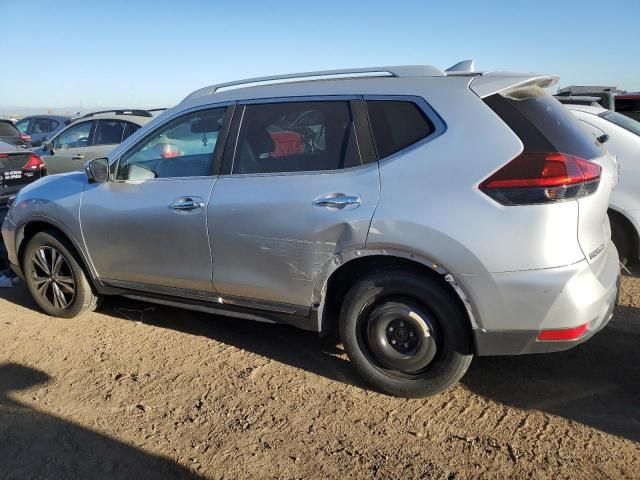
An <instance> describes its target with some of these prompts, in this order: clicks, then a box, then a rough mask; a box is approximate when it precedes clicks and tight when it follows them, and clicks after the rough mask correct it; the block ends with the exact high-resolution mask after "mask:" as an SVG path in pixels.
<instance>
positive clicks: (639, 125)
mask: <svg viewBox="0 0 640 480" xmlns="http://www.w3.org/2000/svg"><path fill="white" fill-rule="evenodd" d="M599 116H600V117H602V118H605V119H607V120H609V121H610V122H611V123H615V124H616V125H618V126H619V127H622V128H624V129H625V130H629V131H630V132H631V133H635V134H636V135H638V136H640V122H638V121H636V120H634V119H633V118H630V117H627V116H625V115H621V114H619V113H616V112H610V111H607V112H603V113H601V114H600V115H599Z"/></svg>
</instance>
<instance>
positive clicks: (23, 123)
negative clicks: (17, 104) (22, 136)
mask: <svg viewBox="0 0 640 480" xmlns="http://www.w3.org/2000/svg"><path fill="white" fill-rule="evenodd" d="M30 121H31V120H29V119H28V118H26V119H24V120H20V121H19V122H18V123H16V128H17V129H18V130H20V133H28V131H29V122H30Z"/></svg>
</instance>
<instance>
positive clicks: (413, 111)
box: [367, 100, 435, 158]
mask: <svg viewBox="0 0 640 480" xmlns="http://www.w3.org/2000/svg"><path fill="white" fill-rule="evenodd" d="M367 110H368V111H369V119H370V121H371V129H372V131H373V141H374V142H375V145H376V150H377V151H378V156H379V157H380V158H385V157H388V156H389V155H393V154H394V153H396V152H398V151H400V150H402V149H403V148H406V147H408V146H410V145H413V144H414V143H416V142H418V141H420V140H422V139H423V138H425V137H428V136H429V135H431V134H432V133H433V132H434V131H435V127H434V125H433V123H432V122H431V120H429V119H428V118H427V117H426V115H425V114H424V113H423V111H422V110H421V109H420V108H419V107H418V106H417V105H416V104H415V103H413V102H410V101H398V100H367Z"/></svg>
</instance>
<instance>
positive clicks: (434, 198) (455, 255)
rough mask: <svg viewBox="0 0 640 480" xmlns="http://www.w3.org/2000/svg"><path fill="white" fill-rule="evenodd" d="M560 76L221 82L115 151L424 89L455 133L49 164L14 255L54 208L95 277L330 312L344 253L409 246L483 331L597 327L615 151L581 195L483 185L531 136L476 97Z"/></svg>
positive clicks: (607, 269)
mask: <svg viewBox="0 0 640 480" xmlns="http://www.w3.org/2000/svg"><path fill="white" fill-rule="evenodd" d="M552 80H553V77H548V76H538V75H515V76H514V75H512V74H504V73H498V74H486V75H483V76H475V75H471V76H464V75H452V76H441V75H434V76H421V77H398V78H377V77H376V78H366V79H363V78H358V79H340V80H321V81H309V82H297V83H291V84H289V83H284V84H272V85H262V86H252V87H247V88H239V89H234V90H225V91H221V92H217V93H215V94H213V95H208V94H206V90H205V89H201V91H200V93H199V94H198V95H195V96H190V97H187V98H186V99H185V100H184V101H183V102H182V103H181V104H180V105H178V106H176V107H174V108H172V109H170V110H167V111H166V112H164V113H163V114H161V115H160V116H158V117H155V118H153V119H152V120H151V122H149V123H148V124H147V125H146V126H145V127H144V128H142V129H140V130H139V131H137V132H135V133H134V134H133V135H131V136H130V137H129V138H128V139H126V140H125V141H124V142H123V143H122V144H121V145H119V146H118V147H116V148H115V149H114V150H113V151H112V152H111V153H110V154H109V160H110V162H111V164H112V165H113V164H114V163H115V162H117V161H118V159H119V158H120V156H121V155H122V154H123V153H125V152H127V151H128V149H129V148H130V147H131V146H133V145H135V144H136V143H137V142H138V141H139V140H141V139H142V138H144V137H146V135H148V134H149V132H151V131H152V130H154V129H155V128H156V127H157V126H159V125H163V124H164V123H166V122H167V121H169V120H170V119H172V118H175V117H176V116H178V115H181V114H183V113H184V112H186V111H189V110H191V109H197V108H203V107H206V106H215V105H221V104H228V103H229V102H239V103H241V102H243V101H263V100H264V101H268V100H269V99H273V98H290V97H317V96H326V97H332V96H345V97H353V96H399V97H402V96H413V97H416V96H417V97H421V98H423V99H424V101H425V102H426V103H427V104H428V105H429V106H430V107H431V108H433V110H434V111H436V112H437V113H438V115H439V116H440V117H441V120H442V122H443V123H444V124H445V125H446V132H445V133H444V134H442V135H439V136H437V137H435V138H432V139H429V141H424V142H419V143H418V144H416V145H414V146H412V147H409V148H407V149H405V150H402V151H401V152H398V153H397V154H395V155H393V156H391V157H389V158H386V159H384V160H382V161H380V163H379V166H378V165H377V164H373V165H365V166H363V167H359V168H353V169H347V170H342V171H335V172H314V173H311V174H304V173H296V174H285V175H281V174H276V175H228V176H220V177H219V178H217V179H215V178H189V179H172V180H152V181H147V182H141V183H131V184H119V183H117V182H115V183H113V184H112V183H111V182H109V183H108V184H103V185H89V184H88V183H87V181H86V178H84V177H83V176H82V174H72V175H69V176H64V177H57V178H49V179H45V180H44V181H40V182H36V183H35V184H33V185H31V186H28V187H26V188H25V189H23V190H22V191H21V193H20V195H19V196H18V199H17V200H16V202H15V204H14V207H13V208H12V209H11V211H10V214H9V218H8V221H7V222H5V226H4V227H3V234H4V237H5V241H6V242H7V245H8V250H9V254H10V260H11V261H12V263H15V264H17V263H18V258H17V253H16V251H17V248H19V246H20V242H21V235H22V229H23V228H24V225H25V224H26V223H28V222H29V221H30V219H31V218H36V217H37V218H40V217H46V218H49V219H51V222H52V223H53V224H55V225H64V227H65V231H69V232H70V234H71V235H73V236H74V238H75V239H76V240H77V242H78V248H79V250H80V252H81V254H82V255H83V256H84V257H85V258H87V259H89V263H90V264H91V269H92V272H93V273H94V275H95V277H96V278H98V279H101V280H104V279H107V280H110V282H108V283H111V284H114V285H117V286H122V287H126V286H127V285H128V284H131V285H134V286H135V288H136V289H145V288H147V287H148V288H149V290H150V291H153V292H154V293H165V294H173V295H178V296H186V297H195V298H198V297H202V298H210V299H215V300H216V301H218V302H221V303H224V302H226V301H227V300H226V297H227V296H229V298H230V299H233V298H245V299H252V300H253V301H256V302H262V303H263V304H265V305H270V304H273V305H291V306H293V307H292V309H295V308H297V307H300V308H303V309H309V308H312V307H318V308H319V310H320V311H322V307H323V305H322V302H323V300H324V297H323V293H324V292H326V284H327V281H328V278H329V277H330V275H331V273H332V272H334V271H335V270H336V269H337V268H339V267H340V266H342V265H344V264H346V263H348V262H349V261H354V260H356V259H358V258H362V257H364V256H370V255H388V256H398V257H401V258H407V259H411V260H414V261H416V262H420V263H422V264H424V265H426V266H427V267H429V268H431V269H433V270H434V271H436V272H438V273H440V274H442V275H447V280H448V282H449V283H450V284H452V283H453V284H454V285H455V288H454V290H455V291H456V292H457V293H458V295H459V296H460V297H461V299H462V301H463V302H464V305H465V307H466V308H467V310H468V311H469V313H470V325H471V327H472V328H473V329H474V330H475V331H477V332H478V333H479V334H480V333H497V334H499V333H500V332H520V331H521V332H535V331H538V330H540V329H541V328H568V327H572V326H576V325H580V324H583V323H585V322H590V323H589V329H590V330H591V331H593V332H595V331H596V330H597V329H598V328H601V326H603V325H604V324H605V323H606V321H607V320H608V317H609V316H610V314H609V312H610V306H611V304H612V298H613V297H615V293H616V292H617V286H616V285H617V282H618V278H619V269H618V264H617V254H616V252H615V247H614V246H613V244H612V243H611V242H610V233H609V227H608V221H607V217H606V210H607V205H608V201H609V195H610V193H611V190H612V188H613V187H614V185H615V184H616V182H617V175H616V169H615V168H614V166H613V162H612V159H611V157H610V156H609V155H608V154H607V155H604V156H603V157H601V158H599V159H596V162H597V163H598V164H600V165H601V166H602V167H603V172H602V177H601V181H600V186H599V188H598V190H597V192H596V193H595V194H593V195H591V196H589V197H585V198H582V199H580V200H577V201H576V200H572V201H566V202H563V203H557V204H553V205H531V206H518V207H506V206H503V205H500V204H498V203H496V202H495V201H493V200H492V199H491V198H489V197H487V196H486V195H484V194H483V193H482V192H480V191H479V189H478V185H479V183H480V182H481V181H482V180H484V179H486V178H487V177H488V176H489V175H490V174H491V173H492V172H495V171H497V170H498V169H499V168H501V167H502V166H503V165H505V164H506V163H507V162H508V161H510V160H511V159H513V158H514V157H516V156H517V155H518V154H519V153H520V152H522V149H523V145H522V142H521V141H520V139H519V138H518V137H517V136H516V135H515V134H514V133H513V132H512V131H511V130H510V129H509V127H507V125H506V124H505V123H504V122H503V121H502V120H501V119H500V118H499V117H498V116H497V115H495V114H494V113H493V112H492V110H491V109H490V108H489V107H488V106H487V105H486V104H485V103H484V102H482V101H481V100H480V99H479V98H478V96H485V95H489V94H491V93H494V92H497V91H499V90H502V89H504V88H509V87H512V86H514V85H521V84H526V83H527V82H539V83H541V84H543V85H544V84H546V83H548V82H550V81H552ZM203 92H204V93H203ZM336 192H340V193H344V194H348V195H358V196H359V197H360V198H361V199H362V203H361V205H360V206H359V207H358V208H345V209H341V210H332V209H327V208H319V207H316V206H314V205H313V201H314V199H316V198H317V197H318V196H321V195H325V194H331V193H336ZM183 195H193V196H198V197H201V198H202V199H204V200H205V202H206V207H205V208H204V209H203V210H202V211H201V212H198V213H194V214H190V215H188V216H185V215H182V214H177V213H175V212H171V211H169V210H167V205H168V204H169V203H170V202H171V201H172V200H173V199H175V198H177V197H179V196H183ZM81 223H82V225H81ZM176 247H180V248H176ZM169 249H175V250H174V251H169ZM595 251H598V253H596V254H595V255H594V256H592V257H590V254H592V253H593V252H595ZM158 287H159V288H158ZM612 296H613V297H612ZM294 307H295V308H294ZM274 308H275V307H274ZM534 338H535V336H534ZM523 351H524V350H523ZM495 352H496V351H495V350H492V349H491V348H489V347H487V348H484V349H483V350H481V351H480V352H479V353H495ZM513 353H519V351H514V352H513Z"/></svg>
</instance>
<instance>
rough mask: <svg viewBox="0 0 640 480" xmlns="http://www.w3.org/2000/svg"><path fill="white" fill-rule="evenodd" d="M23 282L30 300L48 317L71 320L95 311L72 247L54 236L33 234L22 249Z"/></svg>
mask: <svg viewBox="0 0 640 480" xmlns="http://www.w3.org/2000/svg"><path fill="white" fill-rule="evenodd" d="M22 263H23V271H24V278H25V281H26V283H27V287H28V288H29V292H30V293H31V296H32V297H33V299H34V300H35V302H36V303H37V304H38V306H39V307H40V308H41V309H42V310H43V311H44V312H45V313H47V314H48V315H51V316H54V317H61V318H73V317H76V316H78V315H81V314H82V313H84V312H89V311H93V310H95V309H96V308H97V306H98V302H99V297H98V296H97V295H95V294H94V293H93V291H92V290H91V285H90V284H89V281H88V280H87V277H86V275H85V273H84V270H83V269H82V267H81V266H80V263H79V261H78V259H77V257H76V255H75V252H74V250H73V247H72V246H71V245H69V242H68V241H67V240H66V239H64V238H63V237H62V236H60V235H58V234H56V233H55V232H40V233H37V234H35V235H34V236H33V237H32V238H31V239H30V240H29V243H28V244H27V246H26V247H25V251H24V256H23V261H22Z"/></svg>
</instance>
